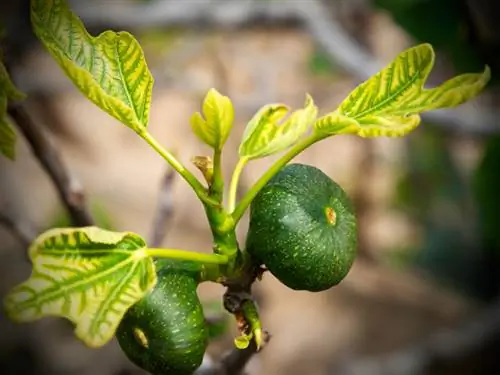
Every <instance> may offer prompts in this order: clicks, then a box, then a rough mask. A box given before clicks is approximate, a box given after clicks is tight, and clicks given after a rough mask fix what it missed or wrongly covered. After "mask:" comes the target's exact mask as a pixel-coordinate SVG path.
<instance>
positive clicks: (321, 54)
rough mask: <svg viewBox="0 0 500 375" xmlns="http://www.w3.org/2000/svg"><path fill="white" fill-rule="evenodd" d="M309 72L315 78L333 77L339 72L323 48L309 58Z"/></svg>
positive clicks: (317, 48) (317, 49)
mask: <svg viewBox="0 0 500 375" xmlns="http://www.w3.org/2000/svg"><path fill="white" fill-rule="evenodd" d="M308 68H309V72H310V73H311V74H313V75H315V76H322V77H332V76H335V75H336V74H337V72H338V71H339V67H338V65H337V64H336V63H335V61H334V60H332V58H331V57H330V55H329V54H328V53H327V52H325V51H324V50H323V49H322V48H320V47H316V49H315V50H314V51H313V53H311V55H310V56H309V61H308Z"/></svg>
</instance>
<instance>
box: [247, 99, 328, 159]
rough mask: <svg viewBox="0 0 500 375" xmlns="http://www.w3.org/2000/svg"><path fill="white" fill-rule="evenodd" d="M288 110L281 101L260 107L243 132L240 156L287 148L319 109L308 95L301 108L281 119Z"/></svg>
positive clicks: (305, 129) (276, 151)
mask: <svg viewBox="0 0 500 375" xmlns="http://www.w3.org/2000/svg"><path fill="white" fill-rule="evenodd" d="M289 110H290V109H289V108H288V107H287V106H286V105H284V104H269V105H265V106H263V107H262V108H261V109H260V110H259V111H258V112H257V113H256V114H255V115H254V117H253V118H252V119H251V120H250V122H249V123H248V125H247V127H246V129H245V132H244V133H243V140H242V143H241V145H240V148H239V155H240V157H241V158H247V159H257V158H262V157H265V156H268V155H272V154H276V153H278V152H280V151H283V150H285V149H287V148H288V147H290V146H292V145H293V144H294V143H295V142H296V141H297V140H298V139H299V138H300V137H301V136H302V135H303V134H304V133H305V132H306V131H307V130H308V129H309V126H310V125H311V124H312V123H313V122H314V120H315V119H316V115H317V112H318V108H317V107H316V105H315V104H314V101H313V99H312V98H311V96H310V95H307V96H306V101H305V104H304V108H302V109H299V110H296V111H294V112H292V113H291V114H290V115H289V116H288V118H287V119H286V120H285V121H283V120H284V118H285V117H286V115H287V114H288V113H289ZM282 121H283V123H281V122H282Z"/></svg>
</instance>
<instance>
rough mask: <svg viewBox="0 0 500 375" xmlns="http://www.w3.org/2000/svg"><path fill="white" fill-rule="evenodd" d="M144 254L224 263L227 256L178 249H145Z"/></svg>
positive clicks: (209, 262)
mask: <svg viewBox="0 0 500 375" xmlns="http://www.w3.org/2000/svg"><path fill="white" fill-rule="evenodd" d="M146 254H147V255H148V256H150V257H157V258H165V259H177V260H186V261H194V262H199V263H204V264H226V263H227V262H228V258H227V257H226V256H225V255H220V254H205V253H198V252H195V251H189V250H180V249H154V248H153V249H147V250H146Z"/></svg>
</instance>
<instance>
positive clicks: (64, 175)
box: [8, 103, 94, 227]
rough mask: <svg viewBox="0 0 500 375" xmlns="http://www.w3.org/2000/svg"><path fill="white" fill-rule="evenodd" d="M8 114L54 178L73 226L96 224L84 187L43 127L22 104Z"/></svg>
mask: <svg viewBox="0 0 500 375" xmlns="http://www.w3.org/2000/svg"><path fill="white" fill-rule="evenodd" d="M8 114H9V116H10V117H11V118H12V119H13V120H14V122H15V124H16V125H17V127H18V128H19V130H20V131H21V133H22V134H23V136H24V137H25V139H26V141H27V142H28V144H29V145H30V147H31V150H32V152H33V154H34V155H35V157H36V158H37V159H38V161H39V163H40V164H41V166H42V167H43V169H44V170H45V172H46V173H47V174H48V175H49V176H50V178H51V180H52V182H53V183H54V186H55V188H56V190H57V192H58V194H59V197H60V199H61V201H62V202H63V204H64V206H65V207H66V210H67V211H68V213H69V216H70V219H71V221H72V223H73V225H74V226H76V227H84V226H90V225H94V220H93V218H92V215H91V214H90V212H89V210H88V208H87V206H86V200H85V194H84V191H83V188H82V186H81V185H80V183H79V181H78V180H77V179H76V178H75V176H73V175H72V174H71V173H70V171H69V170H68V168H67V167H66V165H64V163H63V161H62V160H61V157H60V155H59V152H58V151H57V149H56V147H55V145H54V144H53V143H52V142H51V140H50V139H49V138H48V137H47V136H46V135H45V133H44V132H43V128H42V127H41V126H39V125H37V124H35V123H34V121H33V120H32V118H31V116H30V115H29V114H28V113H27V111H26V110H25V109H24V107H23V106H22V104H19V103H18V104H13V105H11V106H9V109H8Z"/></svg>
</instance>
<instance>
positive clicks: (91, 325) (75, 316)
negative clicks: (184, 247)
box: [4, 227, 156, 347]
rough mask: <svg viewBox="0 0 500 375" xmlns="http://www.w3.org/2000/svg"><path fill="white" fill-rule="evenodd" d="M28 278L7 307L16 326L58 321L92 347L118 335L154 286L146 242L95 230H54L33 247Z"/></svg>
mask: <svg viewBox="0 0 500 375" xmlns="http://www.w3.org/2000/svg"><path fill="white" fill-rule="evenodd" d="M29 256H30V259H31V262H32V263H33V270H32V274H31V276H30V278H29V279H28V280H26V281H25V282H23V283H21V284H20V285H18V286H16V287H14V288H13V289H12V290H11V291H10V293H9V294H8V295H7V296H6V298H5V300H4V303H5V308H6V312H7V315H8V316H9V318H10V319H11V320H13V321H16V322H32V321H35V320H38V319H41V318H43V317H48V316H59V317H64V318H67V319H69V320H71V321H72V322H73V323H74V324H75V326H76V327H75V334H76V336H77V337H78V338H79V339H80V340H82V341H83V342H84V343H85V344H86V345H88V346H89V347H100V346H102V345H104V344H106V343H107V342H108V341H109V340H110V339H111V338H112V337H113V335H114V333H115V331H116V328H117V326H118V324H119V323H120V321H121V319H122V318H123V315H124V314H125V312H126V311H127V310H128V309H129V308H130V307H131V306H132V305H133V304H135V303H136V302H137V301H139V300H140V299H141V298H142V297H143V296H144V295H145V294H146V293H147V292H148V291H149V290H150V289H151V288H153V287H154V285H155V284H156V272H155V267H154V264H153V260H152V259H151V258H150V257H148V255H147V253H146V243H145V241H144V240H143V239H142V238H141V237H140V236H138V235H136V234H134V233H130V232H111V231H107V230H103V229H99V228H97V227H84V228H64V229H52V230H49V231H47V232H45V233H43V234H42V235H40V236H39V237H38V238H37V239H36V240H35V241H34V242H33V244H32V245H31V247H30V249H29Z"/></svg>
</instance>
